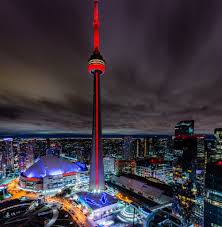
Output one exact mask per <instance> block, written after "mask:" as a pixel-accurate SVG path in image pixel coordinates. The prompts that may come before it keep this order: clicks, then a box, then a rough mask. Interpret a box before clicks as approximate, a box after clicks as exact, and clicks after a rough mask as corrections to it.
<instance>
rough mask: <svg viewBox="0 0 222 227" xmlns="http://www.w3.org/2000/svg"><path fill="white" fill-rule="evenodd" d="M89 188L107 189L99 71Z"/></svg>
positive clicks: (95, 84) (94, 107) (95, 97)
mask: <svg viewBox="0 0 222 227" xmlns="http://www.w3.org/2000/svg"><path fill="white" fill-rule="evenodd" d="M89 188H90V190H91V191H102V190H104V189H105V182H104V166H103V152H102V127H101V110H100V73H99V72H98V71H96V72H95V73H94V95H93V130H92V153H91V163H90V182H89Z"/></svg>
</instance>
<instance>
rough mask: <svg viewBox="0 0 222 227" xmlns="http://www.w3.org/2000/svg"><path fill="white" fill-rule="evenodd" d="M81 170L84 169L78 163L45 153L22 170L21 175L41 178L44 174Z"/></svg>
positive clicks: (53, 174)
mask: <svg viewBox="0 0 222 227" xmlns="http://www.w3.org/2000/svg"><path fill="white" fill-rule="evenodd" d="M81 171H84V169H83V168H82V167H81V166H80V165H77V164H75V163H72V162H69V161H67V160H64V159H61V158H58V157H56V156H52V155H47V156H43V157H40V158H39V159H38V161H37V162H35V163H34V164H33V165H32V166H31V167H29V168H28V169H27V170H26V171H25V172H23V173H22V175H23V176H25V177H28V178H43V177H46V176H56V175H60V174H66V173H71V172H81Z"/></svg>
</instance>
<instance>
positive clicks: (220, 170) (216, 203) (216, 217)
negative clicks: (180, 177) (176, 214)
mask: <svg viewBox="0 0 222 227" xmlns="http://www.w3.org/2000/svg"><path fill="white" fill-rule="evenodd" d="M204 226H205V227H212V226H215V227H220V226H222V160H219V161H217V162H213V163H208V164H207V169H206V199H205V204H204Z"/></svg>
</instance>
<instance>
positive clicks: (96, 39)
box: [93, 0, 100, 51]
mask: <svg viewBox="0 0 222 227" xmlns="http://www.w3.org/2000/svg"><path fill="white" fill-rule="evenodd" d="M99 25H100V23H99V0H94V20H93V28H94V51H99Z"/></svg>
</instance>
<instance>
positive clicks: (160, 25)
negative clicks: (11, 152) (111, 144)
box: [0, 0, 222, 134]
mask: <svg viewBox="0 0 222 227" xmlns="http://www.w3.org/2000/svg"><path fill="white" fill-rule="evenodd" d="M88 3H89V1H85V2H83V1H72V2H65V3H63V4H61V3H60V2H55V3H54V4H50V5H49V3H47V2H44V1H32V2H30V1H26V0H22V1H20V2H19V3H17V2H14V1H2V2H1V7H0V8H1V9H0V18H1V24H0V31H1V34H2V35H1V37H0V40H1V42H0V49H1V52H0V56H1V57H0V59H1V60H0V66H1V75H2V76H1V77H0V84H1V88H0V110H1V111H0V123H1V126H0V132H1V133H4V132H11V133H14V132H19V133H24V132H27V133H29V132H36V131H42V132H46V131H48V132H51V133H53V132H55V133H56V132H61V131H63V132H77V133H90V130H91V129H90V127H91V125H92V124H91V123H92V122H91V113H92V105H91V103H92V98H91V96H92V92H93V91H92V88H91V82H92V81H90V80H89V79H88V77H87V73H86V72H85V70H84V69H85V67H86V63H85V59H87V58H88V55H89V54H90V51H91V48H90V47H91V45H92V42H91V32H92V28H91V27H92V26H91V17H92V13H91V11H90V7H89V4H88ZM161 4H165V5H164V6H165V7H162V5H161ZM161 4H160V2H156V1H155V2H153V1H145V0H144V1H140V2H139V3H137V5H136V6H135V1H121V3H119V2H117V1H108V2H106V4H102V7H103V9H102V12H103V13H102V15H101V17H102V19H103V22H102V24H103V28H104V29H103V31H102V33H101V39H102V40H103V43H102V47H101V49H102V52H103V53H104V55H105V56H108V58H107V59H106V60H107V62H108V63H109V65H110V67H108V68H107V77H104V79H103V82H102V83H103V84H102V91H101V92H102V95H103V102H102V111H103V122H104V132H105V133H161V134H165V133H170V134H173V131H172V128H173V127H174V125H175V124H176V123H177V122H179V121H180V120H189V119H193V120H195V123H196V126H195V129H196V132H203V133H204V132H207V133H213V130H214V128H218V127H221V125H220V120H221V117H220V116H221V113H222V109H221V107H220V105H217V104H216V103H220V102H221V100H222V96H221V92H220V87H219V84H220V82H221V75H220V74H221V67H220V63H219V60H218V59H220V56H221V53H222V48H221V44H220V40H221V34H220V32H219V31H220V29H218V28H220V25H221V15H222V14H221V13H220V12H221V1H211V2H209V1H204V2H203V1H195V2H193V3H184V2H178V1H174V0H172V1H171V2H170V3H161ZM135 7H136V8H137V10H136V11H135ZM114 11H115V13H114ZM40 12H41V13H40ZM103 14H106V17H104V16H103ZM12 15H13V16H12ZM160 15H161V16H160ZM129 97H130V98H129ZM170 129H171V130H170Z"/></svg>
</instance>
